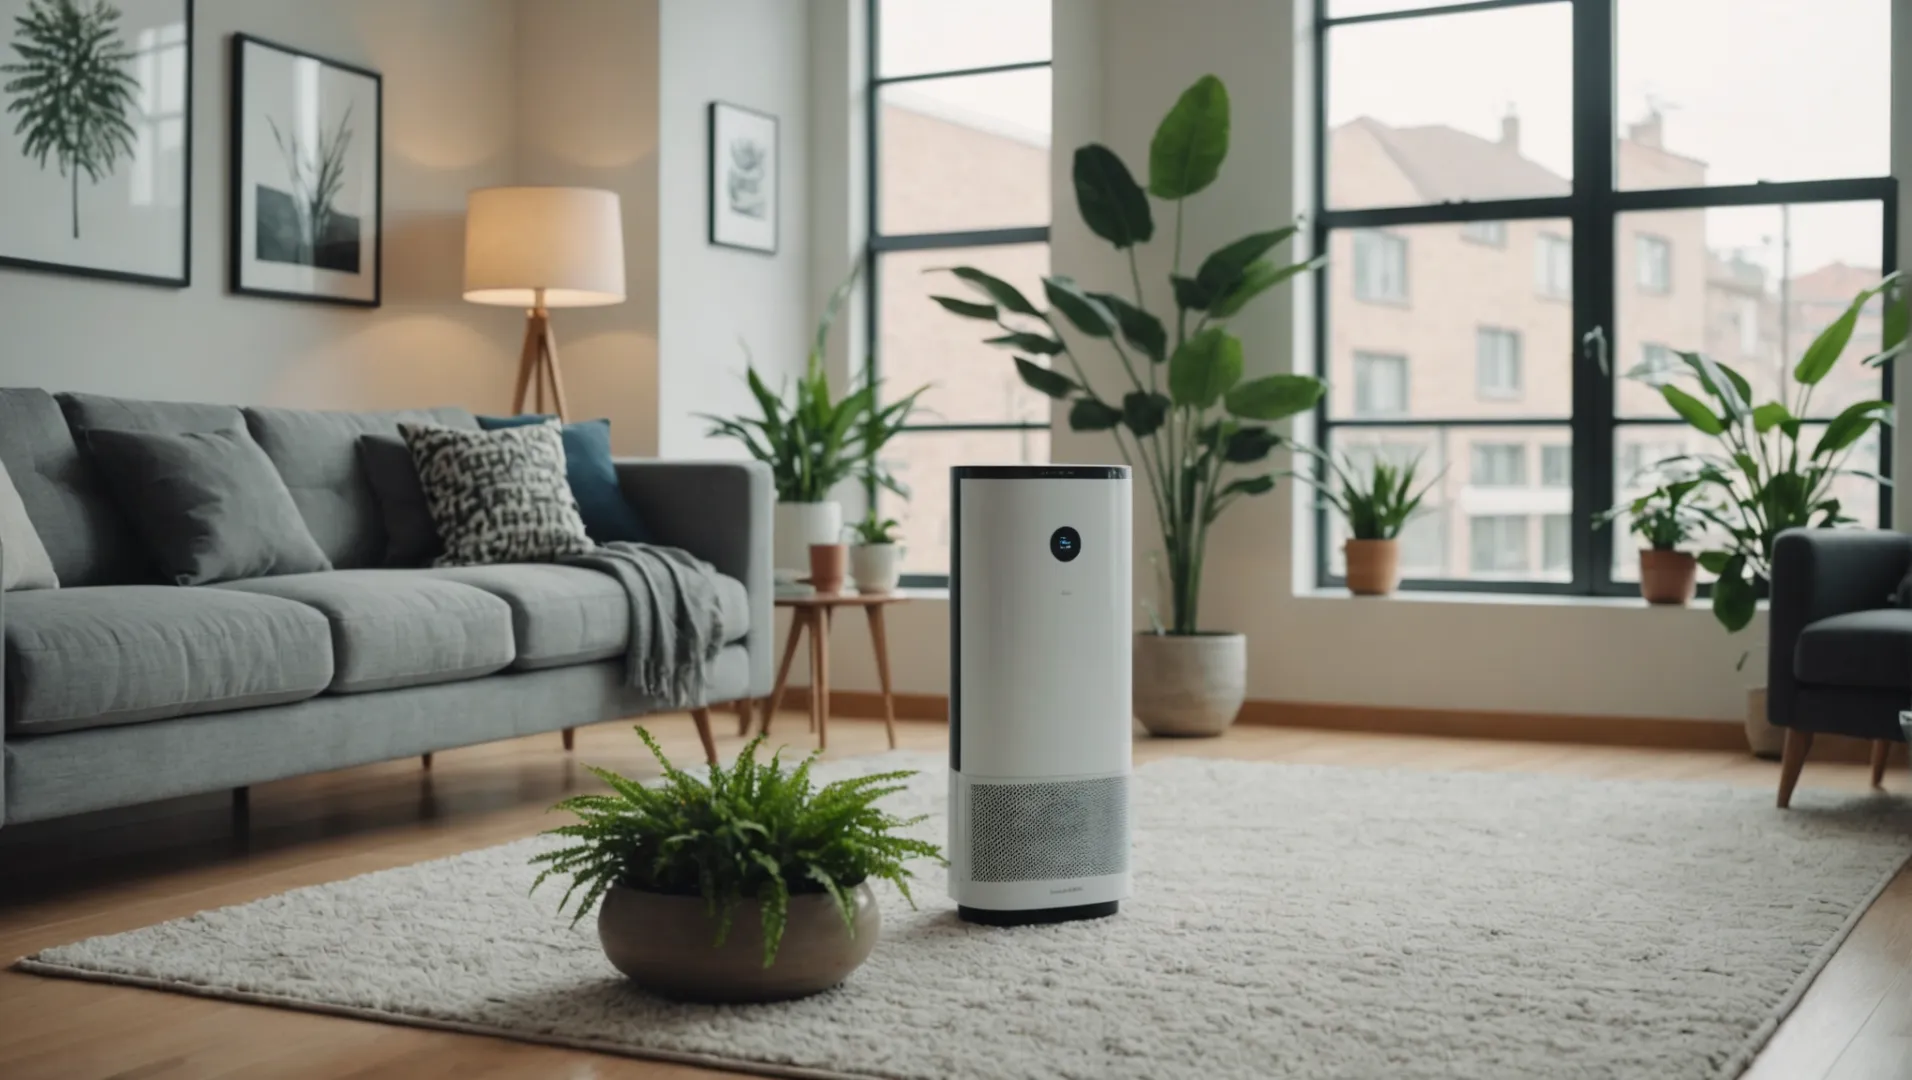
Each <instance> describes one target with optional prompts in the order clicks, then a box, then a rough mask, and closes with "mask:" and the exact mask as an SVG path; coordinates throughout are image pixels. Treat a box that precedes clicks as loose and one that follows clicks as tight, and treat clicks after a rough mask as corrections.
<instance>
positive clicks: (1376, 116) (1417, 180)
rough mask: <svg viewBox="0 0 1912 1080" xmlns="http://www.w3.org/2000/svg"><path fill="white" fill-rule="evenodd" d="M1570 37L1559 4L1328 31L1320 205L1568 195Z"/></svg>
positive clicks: (1568, 17) (1568, 18) (1568, 19)
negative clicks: (1324, 180) (1324, 193)
mask: <svg viewBox="0 0 1912 1080" xmlns="http://www.w3.org/2000/svg"><path fill="white" fill-rule="evenodd" d="M1389 6H1390V7H1392V6H1396V5H1393V4H1390V5H1389ZM1572 34H1573V28H1572V10H1571V8H1570V7H1569V5H1567V4H1564V3H1563V4H1542V5H1537V6H1534V7H1515V8H1503V9H1499V10H1492V11H1478V12H1470V13H1464V14H1458V15H1435V16H1429V17H1426V18H1415V19H1399V20H1393V21H1387V22H1372V23H1355V24H1352V25H1349V26H1339V27H1334V28H1332V29H1330V30H1329V31H1328V44H1327V48H1328V61H1327V64H1328V88H1327V93H1328V101H1327V108H1328V114H1327V124H1328V205H1329V206H1331V207H1367V206H1416V205H1421V204H1425V203H1438V202H1447V201H1450V200H1460V199H1473V200H1483V199H1510V198H1528V197H1534V196H1545V195H1566V194H1568V192H1569V190H1570V188H1571V186H1572V185H1571V182H1570V181H1571V178H1572V176H1573V130H1572V117H1573V106H1572V91H1573V48H1572ZM1881 130H1883V129H1881Z"/></svg>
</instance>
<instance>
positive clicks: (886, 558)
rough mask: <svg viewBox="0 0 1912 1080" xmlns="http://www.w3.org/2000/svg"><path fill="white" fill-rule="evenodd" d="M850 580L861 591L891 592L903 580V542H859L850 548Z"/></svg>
mask: <svg viewBox="0 0 1912 1080" xmlns="http://www.w3.org/2000/svg"><path fill="white" fill-rule="evenodd" d="M850 580H852V581H854V582H856V591H857V592H860V593H889V592H895V591H896V585H897V583H898V582H900V581H902V580H903V546H902V545H901V544H857V545H855V546H854V547H852V548H850Z"/></svg>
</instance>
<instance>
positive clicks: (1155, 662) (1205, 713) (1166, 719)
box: [1134, 634, 1248, 736]
mask: <svg viewBox="0 0 1912 1080" xmlns="http://www.w3.org/2000/svg"><path fill="white" fill-rule="evenodd" d="M1247 696H1248V639H1247V637H1245V636H1244V635H1241V634H1137V635H1136V636H1135V701H1134V706H1135V718H1136V719H1137V720H1140V721H1142V726H1143V727H1145V728H1147V729H1148V732H1149V734H1150V735H1168V736H1189V735H1194V736H1212V735H1220V734H1221V733H1222V732H1223V731H1225V730H1227V728H1228V725H1230V724H1232V723H1234V722H1235V715H1236V714H1237V713H1239V712H1241V703H1242V699H1243V698H1245V697H1247Z"/></svg>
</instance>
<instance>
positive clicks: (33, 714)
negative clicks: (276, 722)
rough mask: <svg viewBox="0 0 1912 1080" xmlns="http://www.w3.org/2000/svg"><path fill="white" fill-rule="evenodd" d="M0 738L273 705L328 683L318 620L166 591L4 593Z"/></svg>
mask: <svg viewBox="0 0 1912 1080" xmlns="http://www.w3.org/2000/svg"><path fill="white" fill-rule="evenodd" d="M5 624H6V648H7V653H6V664H7V729H8V731H9V732H11V733H17V734H23V735H26V734H48V733H51V732H56V731H72V730H77V729H79V728H96V727H108V726H112V725H115V724H131V723H137V722H139V721H142V720H161V719H165V718H166V717H172V716H185V715H189V714H196V713H206V712H222V711H225V710H229V709H245V708H252V707H255V706H264V705H280V704H284V703H286V702H289V701H299V700H302V699H304V698H309V697H311V696H313V695H314V694H317V693H318V692H320V691H321V690H324V689H325V687H326V686H327V684H329V683H330V682H331V681H332V637H331V632H330V630H329V628H328V627H327V625H326V621H325V617H324V616H322V615H320V614H319V613H318V612H316V611H313V610H312V609H311V608H309V607H307V606H305V605H303V604H295V603H292V602H291V601H288V600H280V599H276V598H273V597H270V596H249V595H246V594H244V593H236V592H223V591H220V590H216V589H181V588H177V587H175V586H171V585H108V586H95V587H90V588H87V587H83V588H69V589H48V590H42V591H35V592H20V593H11V594H8V596H7V602H6V618H5Z"/></svg>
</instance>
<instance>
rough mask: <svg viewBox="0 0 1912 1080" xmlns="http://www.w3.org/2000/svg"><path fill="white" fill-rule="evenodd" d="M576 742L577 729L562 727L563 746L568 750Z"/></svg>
mask: <svg viewBox="0 0 1912 1080" xmlns="http://www.w3.org/2000/svg"><path fill="white" fill-rule="evenodd" d="M577 742H578V729H577V728H565V729H564V748H565V749H566V750H569V749H571V748H572V747H573V746H576V745H577Z"/></svg>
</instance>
